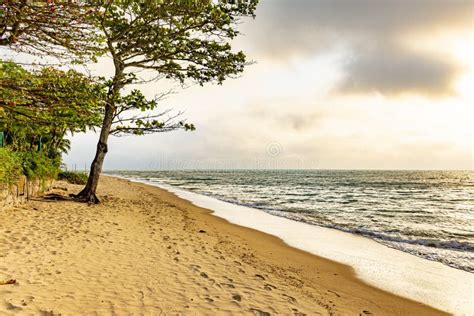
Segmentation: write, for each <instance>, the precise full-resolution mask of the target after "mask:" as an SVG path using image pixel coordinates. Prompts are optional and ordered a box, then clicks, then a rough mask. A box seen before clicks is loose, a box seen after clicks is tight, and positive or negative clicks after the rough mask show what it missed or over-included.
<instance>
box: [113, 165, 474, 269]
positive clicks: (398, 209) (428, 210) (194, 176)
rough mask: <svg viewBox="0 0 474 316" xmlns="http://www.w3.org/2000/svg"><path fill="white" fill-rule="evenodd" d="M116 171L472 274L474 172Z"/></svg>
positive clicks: (123, 174) (473, 255)
mask: <svg viewBox="0 0 474 316" xmlns="http://www.w3.org/2000/svg"><path fill="white" fill-rule="evenodd" d="M113 173H114V174H119V175H121V176H125V177H128V178H132V179H137V180H147V181H151V182H155V183H157V184H159V183H164V184H168V185H172V186H177V187H180V188H182V189H185V190H189V191H193V192H196V193H200V194H205V195H208V196H212V197H215V198H217V199H220V200H224V201H227V202H231V203H235V204H241V205H246V206H249V207H253V208H258V209H261V210H264V211H266V212H268V213H271V214H273V215H277V216H282V217H286V218H289V219H293V220H297V221H302V222H306V223H309V224H313V225H320V226H325V227H330V228H336V229H339V230H343V231H347V232H351V233H356V234H361V235H363V236H366V237H369V238H371V239H374V240H376V241H378V242H380V243H382V244H384V245H386V246H389V247H393V248H396V249H399V250H402V251H405V252H409V253H411V254H414V255H417V256H420V257H423V258H426V259H430V260H435V261H439V262H442V263H444V264H446V265H449V266H452V267H454V268H458V269H462V270H465V271H469V272H473V271H474V227H473V222H474V221H473V220H474V212H473V210H474V172H473V171H323V170H298V171H281V170H280V171H276V170H266V171H254V170H252V171H249V170H247V171H143V172H131V171H121V172H113ZM315 242H317V241H315Z"/></svg>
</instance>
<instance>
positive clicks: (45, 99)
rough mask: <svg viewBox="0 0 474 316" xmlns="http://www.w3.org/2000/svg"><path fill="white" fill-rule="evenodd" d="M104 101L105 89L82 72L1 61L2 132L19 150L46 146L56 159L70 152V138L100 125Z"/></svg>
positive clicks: (49, 154) (7, 142)
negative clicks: (30, 69)
mask: <svg viewBox="0 0 474 316" xmlns="http://www.w3.org/2000/svg"><path fill="white" fill-rule="evenodd" d="M104 99H105V89H104V85H102V84H98V83H94V82H92V81H91V79H90V78H88V77H86V76H84V75H82V74H80V73H78V72H75V71H72V70H70V71H61V70H57V69H54V68H51V67H45V68H42V69H40V70H36V71H27V70H26V69H24V68H23V67H21V66H19V65H17V64H15V63H12V62H3V61H0V131H4V132H5V140H6V144H7V145H9V146H10V147H11V149H12V150H14V151H19V152H32V151H35V150H37V148H38V147H42V148H44V150H45V151H46V152H47V154H48V156H49V158H51V159H55V158H56V157H57V156H60V154H61V153H63V152H66V151H67V150H68V149H69V141H68V140H66V139H64V137H65V135H66V134H67V133H70V134H73V133H77V132H85V131H86V130H87V129H93V128H95V126H98V125H100V122H101V120H102V110H103V105H102V104H103V102H104Z"/></svg>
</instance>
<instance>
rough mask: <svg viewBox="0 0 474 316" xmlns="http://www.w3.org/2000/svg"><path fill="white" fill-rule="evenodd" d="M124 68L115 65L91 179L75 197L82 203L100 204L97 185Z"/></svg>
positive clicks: (121, 85) (90, 173)
mask: <svg viewBox="0 0 474 316" xmlns="http://www.w3.org/2000/svg"><path fill="white" fill-rule="evenodd" d="M123 86H124V84H123V67H122V66H121V64H119V63H116V64H115V75H114V79H113V83H112V86H111V87H110V90H109V93H108V95H107V102H106V106H105V114H104V120H103V122H102V128H101V130H100V137H99V142H98V143H97V150H96V152H95V157H94V160H93V161H92V164H91V170H90V172H89V178H88V179H87V184H86V186H85V187H84V189H82V191H81V192H80V193H79V194H77V195H75V196H74V197H75V198H76V199H78V200H79V201H82V202H87V203H94V204H98V203H100V200H99V199H98V198H97V195H96V191H97V185H98V184H99V177H100V174H101V172H102V165H103V164H104V160H105V155H106V154H107V151H108V148H107V141H108V139H109V135H110V129H111V127H112V122H113V120H114V116H115V109H116V108H115V104H116V103H115V102H116V100H117V98H118V96H119V95H120V90H121V89H122V88H123Z"/></svg>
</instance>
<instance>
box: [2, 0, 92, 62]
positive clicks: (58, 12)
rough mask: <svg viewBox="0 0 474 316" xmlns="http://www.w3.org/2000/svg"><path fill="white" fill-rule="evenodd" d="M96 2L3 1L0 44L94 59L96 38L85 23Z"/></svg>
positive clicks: (60, 55) (34, 51) (47, 54)
mask: <svg viewBox="0 0 474 316" xmlns="http://www.w3.org/2000/svg"><path fill="white" fill-rule="evenodd" d="M94 2H96V1H53V0H48V1H36V0H15V1H11V0H7V1H2V2H1V4H0V46H8V47H10V48H12V49H15V50H17V51H21V52H26V53H31V54H35V55H46V56H56V57H69V58H75V59H76V60H77V61H80V60H85V59H89V57H91V58H94V56H95V55H96V53H97V52H98V51H99V50H100V48H101V46H100V45H98V43H100V39H99V38H98V37H97V35H96V33H95V32H94V28H93V27H92V26H91V24H90V23H87V20H88V18H89V17H90V16H91V14H93V13H94V12H95V11H96V8H97V6H96V5H94Z"/></svg>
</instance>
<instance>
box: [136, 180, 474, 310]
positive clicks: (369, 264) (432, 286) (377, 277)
mask: <svg viewBox="0 0 474 316" xmlns="http://www.w3.org/2000/svg"><path fill="white" fill-rule="evenodd" d="M142 182H143V183H146V184H151V185H155V186H158V187H161V188H163V189H165V190H168V191H170V192H173V193H175V194H176V195H177V196H179V197H180V198H183V199H186V200H188V201H191V202H192V203H193V204H195V205H196V206H199V207H203V208H207V209H210V210H212V211H214V214H215V215H216V216H219V217H222V218H224V219H226V220H228V221H229V222H231V223H234V224H238V225H241V226H245V227H249V228H253V229H256V230H259V231H262V232H265V233H267V234H271V235H274V236H277V237H280V238H281V239H282V240H283V241H285V242H286V243H287V244H288V245H290V246H293V247H295V248H299V249H302V250H304V251H307V252H310V253H312V254H315V255H317V256H321V257H325V258H328V259H331V260H334V261H337V262H341V263H344V264H347V265H350V266H352V267H353V268H354V270H355V271H356V274H357V276H358V277H359V278H361V279H362V280H364V281H365V282H367V283H369V284H371V285H373V286H376V287H378V288H381V289H384V290H387V291H389V292H391V293H395V294H397V295H400V296H403V297H406V298H410V299H413V300H415V301H418V302H422V303H425V304H427V305H430V306H433V307H435V308H438V309H440V310H443V311H446V312H450V313H453V314H455V315H474V306H473V304H474V274H472V273H469V272H466V271H462V270H458V269H454V268H451V267H448V266H445V265H443V264H441V263H439V262H434V261H430V260H426V259H422V258H419V257H416V256H413V255H410V254H407V253H405V252H402V251H398V250H395V249H392V248H388V247H386V246H383V245H381V244H379V243H377V242H375V241H373V240H371V239H368V238H365V237H361V236H357V235H353V234H349V233H345V232H341V231H338V230H335V229H330V228H324V227H319V226H314V225H309V224H305V223H301V222H296V221H292V220H289V219H286V218H283V217H278V216H274V215H270V214H268V213H265V212H263V211H261V210H258V209H253V208H249V207H245V206H240V205H235V204H231V203H227V202H223V201H220V200H217V199H214V198H212V197H208V196H204V195H200V194H196V193H193V192H189V191H184V190H181V189H179V188H176V187H172V186H168V185H163V184H159V185H157V184H156V183H154V182H149V181H142Z"/></svg>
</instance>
